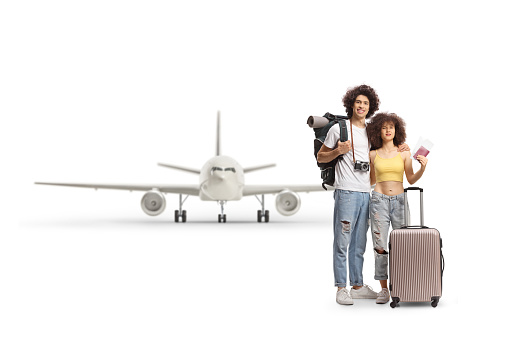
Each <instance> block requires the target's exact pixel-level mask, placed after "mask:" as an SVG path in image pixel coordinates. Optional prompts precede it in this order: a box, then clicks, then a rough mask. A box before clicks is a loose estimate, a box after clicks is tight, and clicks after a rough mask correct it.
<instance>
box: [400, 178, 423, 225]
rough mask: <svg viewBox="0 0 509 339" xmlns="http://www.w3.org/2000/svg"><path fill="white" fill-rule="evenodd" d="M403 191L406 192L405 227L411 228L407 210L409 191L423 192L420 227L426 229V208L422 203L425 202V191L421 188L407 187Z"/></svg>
mask: <svg viewBox="0 0 509 339" xmlns="http://www.w3.org/2000/svg"><path fill="white" fill-rule="evenodd" d="M403 191H404V194H405V225H406V226H409V225H408V224H409V222H408V210H407V208H408V199H407V191H420V192H421V194H420V196H421V225H420V226H422V227H425V226H424V208H423V203H422V201H423V199H422V195H423V191H424V190H423V189H422V188H420V187H407V188H405V189H404V190H403Z"/></svg>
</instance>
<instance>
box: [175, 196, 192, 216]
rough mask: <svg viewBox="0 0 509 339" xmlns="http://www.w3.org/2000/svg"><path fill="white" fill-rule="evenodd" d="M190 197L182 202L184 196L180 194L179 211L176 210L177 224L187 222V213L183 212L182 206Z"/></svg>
mask: <svg viewBox="0 0 509 339" xmlns="http://www.w3.org/2000/svg"><path fill="white" fill-rule="evenodd" d="M188 197H189V195H187V196H186V197H185V199H184V200H182V194H179V209H178V210H175V222H179V220H182V222H186V221H187V211H186V210H182V205H184V202H185V201H186V200H187V198H188Z"/></svg>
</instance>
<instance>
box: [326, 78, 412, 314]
mask: <svg viewBox="0 0 509 339" xmlns="http://www.w3.org/2000/svg"><path fill="white" fill-rule="evenodd" d="M343 105H344V106H345V108H346V112H347V115H348V117H349V120H348V121H347V127H348V140H347V141H345V142H340V141H339V136H340V132H339V126H338V124H336V125H334V126H333V127H332V128H331V129H330V130H329V133H328V134H327V137H326V139H325V142H324V143H323V146H322V148H321V149H320V151H319V152H318V155H317V160H318V162H323V163H327V162H329V161H332V160H333V159H335V158H336V157H338V156H339V155H340V154H344V156H343V159H342V160H340V161H338V162H337V165H336V169H335V171H336V180H335V183H334V187H335V191H334V200H335V205H334V250H333V256H334V257H333V263H334V279H335V286H337V287H338V291H337V293H336V302H337V303H339V304H342V305H352V304H353V299H356V298H357V299H376V298H377V295H378V294H377V293H376V292H375V291H373V289H371V287H369V286H367V285H364V283H363V279H362V268H363V264H364V252H365V250H366V237H367V232H368V229H369V224H368V219H369V201H370V191H371V185H370V172H369V150H370V145H369V141H368V135H367V132H366V119H367V118H369V117H371V116H372V115H373V114H374V113H375V112H376V111H377V110H378V107H379V105H380V100H379V98H378V95H377V94H376V92H375V90H374V89H373V88H371V87H370V86H367V85H361V86H357V87H354V88H350V89H349V90H348V91H347V92H346V94H345V96H344V97H343ZM404 147H407V146H406V145H404ZM355 162H357V165H356V164H355ZM366 165H368V166H366ZM347 252H348V268H349V270H348V271H349V278H350V285H351V286H352V290H351V291H350V292H349V291H348V290H347V289H346V279H347V267H346V257H347Z"/></svg>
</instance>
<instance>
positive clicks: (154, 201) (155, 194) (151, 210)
mask: <svg viewBox="0 0 509 339" xmlns="http://www.w3.org/2000/svg"><path fill="white" fill-rule="evenodd" d="M165 207H166V200H165V199H164V196H163V195H162V194H161V192H159V191H157V190H152V191H150V192H147V193H145V195H143V198H141V208H142V209H143V212H145V213H147V214H148V215H150V216H153V217H154V216H156V215H159V214H161V213H163V211H164V209H165Z"/></svg>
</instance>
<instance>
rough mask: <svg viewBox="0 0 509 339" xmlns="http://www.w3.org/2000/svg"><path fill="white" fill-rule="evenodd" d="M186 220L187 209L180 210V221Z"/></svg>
mask: <svg viewBox="0 0 509 339" xmlns="http://www.w3.org/2000/svg"><path fill="white" fill-rule="evenodd" d="M186 221H187V211H186V210H183V211H182V222H186Z"/></svg>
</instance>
